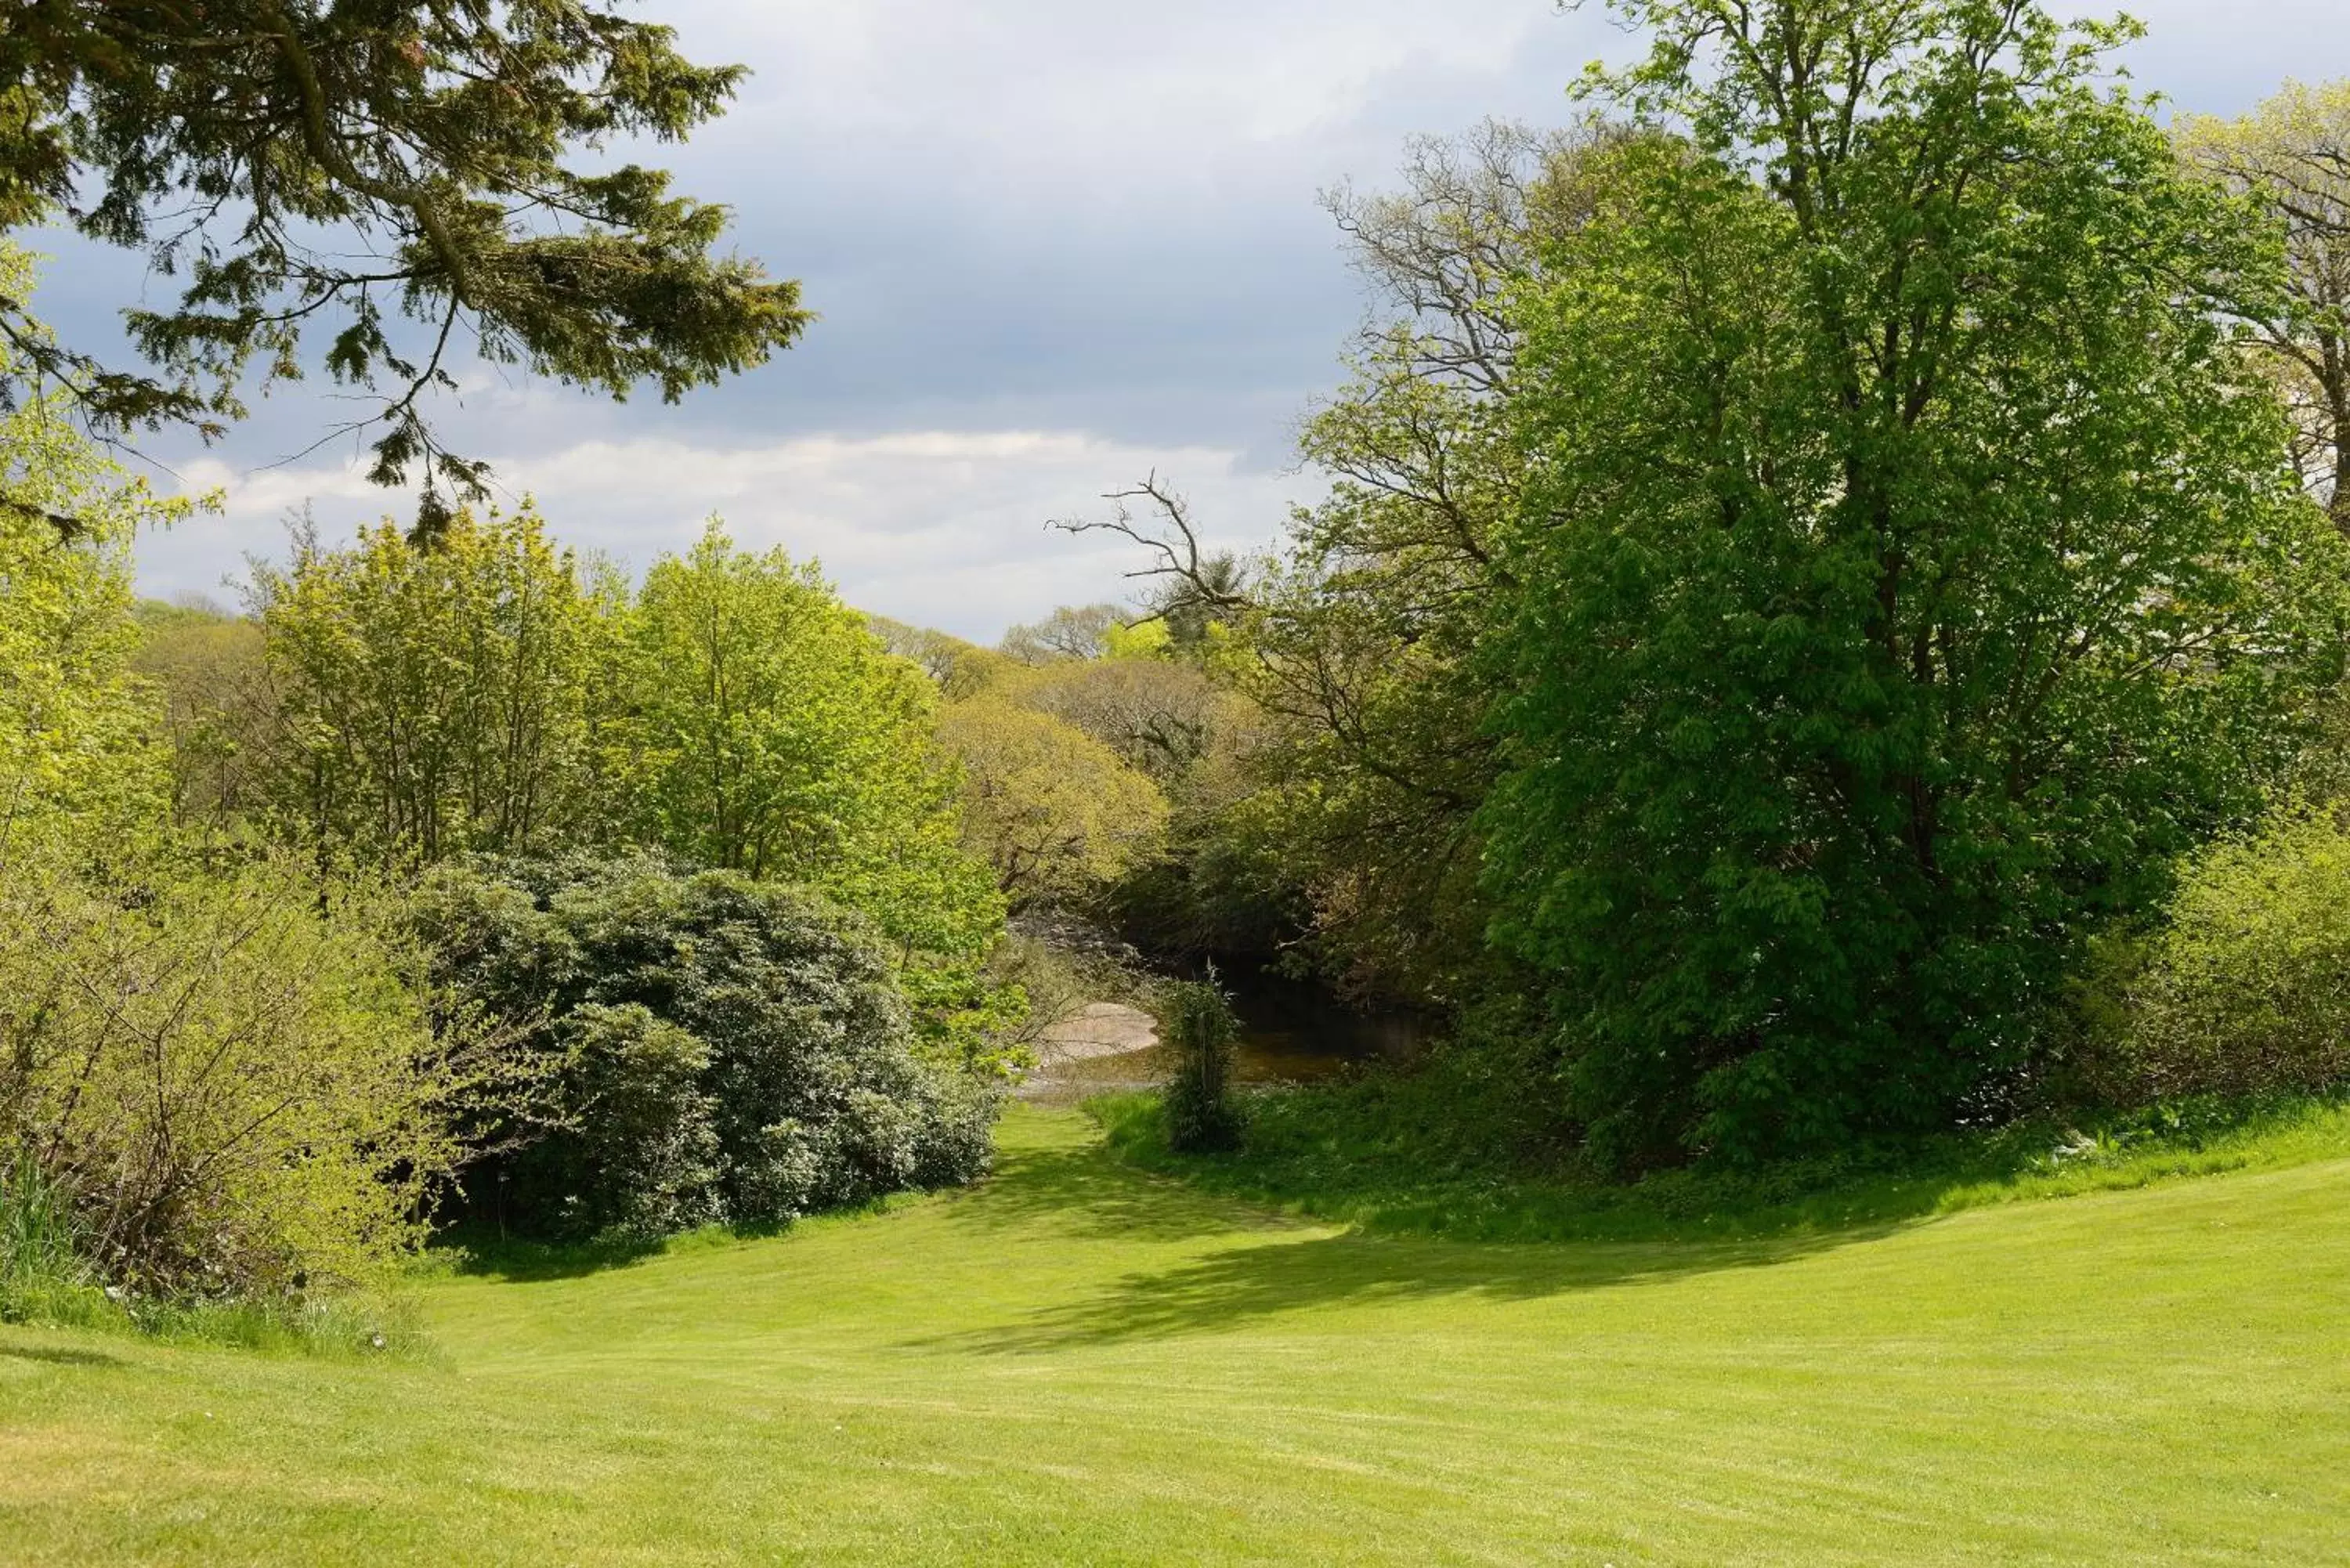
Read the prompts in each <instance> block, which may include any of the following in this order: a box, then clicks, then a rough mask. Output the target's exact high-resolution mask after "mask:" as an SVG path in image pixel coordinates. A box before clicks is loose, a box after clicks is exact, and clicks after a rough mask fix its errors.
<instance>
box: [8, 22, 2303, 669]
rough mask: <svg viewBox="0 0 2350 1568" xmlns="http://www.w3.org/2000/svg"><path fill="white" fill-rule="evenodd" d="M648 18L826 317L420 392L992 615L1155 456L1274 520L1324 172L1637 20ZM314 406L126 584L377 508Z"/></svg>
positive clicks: (202, 479) (2204, 43) (1326, 334)
mask: <svg viewBox="0 0 2350 1568" xmlns="http://www.w3.org/2000/svg"><path fill="white" fill-rule="evenodd" d="M643 9H644V10H645V11H646V12H648V13H651V14H657V15H660V16H663V17H664V18H666V19H669V20H672V21H673V22H674V23H675V24H676V26H678V27H679V29H680V31H681V35H682V36H683V39H684V42H685V45H686V47H687V48H688V52H689V53H691V54H692V55H694V56H695V57H698V58H703V59H737V60H741V61H743V62H745V63H747V64H749V65H751V66H752V67H754V69H755V70H756V72H757V75H756V76H755V77H754V78H753V80H752V81H751V83H750V85H749V87H748V88H747V90H746V91H745V93H744V95H743V99H742V101H741V102H740V104H739V105H738V106H737V108H736V109H734V111H733V113H732V114H731V115H730V116H729V117H728V118H727V119H725V120H723V121H721V122H720V123H719V124H717V125H715V126H712V127H711V128H710V129H709V130H706V131H705V132H704V133H703V134H702V136H700V137H698V138H697V139H696V140H695V141H694V142H693V143H692V144H691V146H689V147H686V148H683V149H664V150H661V155H662V156H663V157H664V158H665V160H666V161H667V162H669V163H670V164H671V166H672V167H674V168H675V169H676V170H677V171H679V174H680V183H681V188H682V189H685V190H687V191H690V192H693V193H694V194H696V195H700V196H702V197H705V198H709V199H715V200H723V201H725V202H730V203H731V204H733V206H734V207H735V208H736V210H737V212H738V214H739V234H740V243H741V246H742V248H743V250H744V251H746V252H748V253H749V254H755V255H758V256H760V257H761V258H763V259H764V261H766V262H767V264H768V265H769V266H770V267H771V269H772V270H774V271H775V272H776V273H778V274H781V275H788V276H795V277H798V278H800V279H802V280H803V282H804V284H805V286H806V299H807V302H808V304H810V305H811V306H813V307H815V308H816V310H817V311H819V312H820V313H821V314H822V317H823V319H822V320H821V321H819V322H818V323H817V325H816V327H814V328H813V329H812V330H811V331H810V332H809V334H808V336H807V337H806V341H805V342H804V343H803V344H802V345H801V346H800V347H799V348H795V349H793V350H792V351H791V352H789V353H787V354H785V355H784V356H782V357H781V358H778V359H777V361H776V362H775V364H773V365H772V366H770V367H769V368H767V369H764V370H763V371H760V372H757V373H755V374H754V375H752V376H749V377H745V378H743V379H741V380H739V381H737V382H735V383H733V384H731V385H729V386H728V387H725V388H723V389H716V390H713V391H708V392H703V393H701V394H697V395H696V396H694V397H693V398H691V399H690V400H688V401H687V402H686V403H684V404H683V405H681V406H680V407H677V408H672V409H664V408H661V407H660V406H659V405H658V404H657V403H654V402H648V401H632V402H630V403H629V404H626V405H621V406H614V405H612V404H609V403H608V402H604V401H601V400H595V399H591V398H587V397H583V396H579V395H575V394H571V393H567V392H565V391H563V390H562V389H558V388H553V387H547V386H532V385H523V384H517V383H514V382H510V381H508V380H505V379H502V378H487V377H481V378H476V379H473V381H472V382H471V383H470V384H469V386H468V389H467V392H466V394H465V396H464V398H463V408H462V409H454V408H444V409H443V410H442V418H443V420H444V421H446V422H447V423H448V425H449V426H450V428H451V431H452V434H454V435H455V436H456V437H457V439H458V444H459V445H460V446H461V448H462V449H463V450H466V451H468V452H475V453H480V454H484V455H488V456H490V457H492V458H494V460H495V461H496V462H497V466H498V470H499V476H500V480H501V483H503V485H504V486H505V487H506V488H507V489H508V490H509V491H510V492H512V493H516V494H519V493H525V492H527V493H533V494H535V495H536V498H537V500H538V502H539V504H540V505H541V506H542V508H543V509H544V510H545V511H546V513H547V514H548V515H549V517H550V518H551V519H552V521H553V523H554V525H555V527H556V532H557V533H558V534H559V535H561V536H562V537H563V538H565V539H566V540H567V541H569V542H571V543H575V544H577V545H584V546H587V547H591V548H596V549H600V550H605V551H608V552H610V553H612V554H614V555H617V556H619V557H620V558H622V559H623V560H626V561H629V562H630V563H631V564H633V565H636V566H642V565H643V564H644V563H645V562H647V561H648V560H650V558H651V557H652V556H654V555H656V554H658V553H659V552H660V551H661V550H664V549H671V548H675V547H678V546H680V545H682V544H684V543H686V542H687V541H688V540H690V539H691V536H692V535H693V534H694V533H695V532H696V531H697V530H698V528H699V527H700V525H701V522H702V519H703V518H704V517H706V516H708V515H709V514H712V512H716V513H720V514H723V515H724V516H725V517H726V519H727V520H728V522H729V524H731V526H732V527H733V531H734V534H735V535H736V537H737V538H738V539H740V540H742V541H743V542H744V543H748V544H756V545H767V544H771V543H774V544H781V545H785V546H786V547H787V548H789V549H790V550H792V551H793V552H794V553H795V555H798V556H817V557H820V558H821V559H822V560H823V562H824V564H825V566H826V567H827V570H828V571H829V572H830V573H831V574H832V576H834V577H835V578H836V580H837V581H838V582H839V583H840V585H841V587H842V588H843V590H844V592H845V593H846V594H847V597H849V598H850V599H851V600H853V601H854V602H856V603H858V604H860V605H862V606H864V607H868V608H870V609H875V610H879V611H882V612H884V613H887V614H889V615H894V616H898V617H899V618H904V619H909V620H914V621H920V622H923V623H926V624H930V625H934V626H941V627H944V628H948V629H951V630H953V631H956V632H959V633H961V634H962V635H965V636H970V637H975V638H982V639H990V640H992V639H993V638H994V637H995V636H996V635H997V634H998V633H999V632H1000V631H1001V630H1002V629H1003V627H1004V626H1005V625H1006V624H1008V623H1010V622H1012V621H1015V620H1021V619H1026V618H1033V617H1035V616H1036V615H1038V614H1040V613H1042V612H1043V611H1044V610H1045V609H1047V608H1049V607H1051V606H1053V605H1055V604H1057V603H1065V602H1077V601H1085V600H1089V599H1096V598H1101V597H1117V596H1118V595H1120V594H1121V593H1122V592H1123V588H1124V586H1123V585H1122V583H1121V581H1120V578H1119V572H1120V571H1121V569H1122V568H1123V566H1126V565H1128V564H1130V563H1128V562H1126V561H1124V560H1123V559H1122V558H1121V557H1120V556H1118V553H1117V552H1115V551H1114V550H1110V549H1108V548H1107V547H1104V546H1101V545H1098V543H1097V541H1093V540H1084V541H1077V540H1071V539H1069V538H1067V537H1066V536H1064V535H1055V534H1048V533H1047V532H1046V531H1045V528H1044V526H1043V524H1044V522H1045V519H1046V518H1048V517H1052V516H1056V515H1067V514H1072V513H1083V512H1086V511H1087V510H1088V509H1089V508H1093V509H1097V506H1096V505H1095V504H1094V503H1093V497H1094V496H1095V495H1096V493H1098V492H1100V491H1102V490H1105V489H1108V488H1110V487H1112V486H1114V485H1117V484H1119V483H1124V482H1126V481H1128V480H1130V479H1133V478H1136V477H1139V475H1140V474H1141V473H1142V472H1145V471H1147V470H1149V469H1153V468H1155V469H1157V470H1158V471H1159V473H1160V474H1161V475H1163V476H1166V477H1169V478H1171V479H1172V480H1173V481H1174V482H1175V483H1178V484H1179V485H1180V486H1181V487H1183V488H1185V489H1186V490H1188V491H1189V492H1190V493H1191V495H1192V498H1193V500H1194V503H1195V506H1196V509H1197V511H1198V513H1199V514H1200V515H1201V518H1202V519H1203V520H1204V521H1205V522H1207V523H1208V524H1209V525H1210V526H1211V529H1212V530H1213V531H1214V532H1215V533H1216V534H1217V535H1220V536H1221V537H1222V538H1223V539H1225V540H1227V541H1229V542H1232V543H1234V544H1254V543H1258V542H1261V541H1263V540H1264V539H1266V538H1268V537H1270V536H1271V535H1272V534H1273V533H1274V530H1275V529H1277V528H1278V526H1279V525H1280V523H1281V520H1282V518H1283V516H1284V512H1285V508H1286V507H1287V506H1288V505H1289V504H1292V503H1294V502H1296V501H1301V500H1306V499H1310V498H1311V496H1312V494H1313V493H1315V490H1316V488H1317V486H1316V483H1315V479H1314V476H1313V475H1311V474H1310V473H1301V472H1295V469H1294V462H1293V458H1292V455H1291V451H1290V443H1291V437H1292V432H1293V431H1294V428H1295V421H1296V418H1297V415H1298V413H1299V411H1300V410H1301V408H1302V407H1303V405H1304V404H1305V402H1306V401H1307V400H1309V399H1310V398H1312V397H1313V396H1314V395H1315V393H1316V392H1317V391H1320V390H1322V389H1326V388H1327V387H1328V386H1329V385H1330V384H1331V383H1332V382H1333V380H1334V379H1335V365H1336V354H1337V351H1338V349H1339V348H1340V347H1341V345H1342V342H1343V340H1344V339H1345V337H1346V336H1347V333H1348V331H1349V330H1350V328H1351V327H1353V325H1354V324H1355V322H1356V321H1357V318H1358V316H1359V313H1360V311H1361V308H1362V302H1361V300H1360V297H1359V296H1358V294H1357V289H1356V286H1355V282H1354V279H1353V277H1352V275H1350V274H1349V273H1348V271H1347V266H1346V263H1345V258H1344V256H1343V254H1341V252H1340V251H1339V249H1338V247H1337V245H1336V241H1335V236H1334V234H1333V233H1332V231H1331V229H1330V227H1329V224H1328V222H1327V220H1326V218H1325V217H1324V215H1323V214H1322V213H1321V212H1320V211H1319V210H1318V209H1317V207H1316V205H1315V193H1316V192H1317V191H1320V190H1322V189H1325V188H1327V187H1329V186H1331V185H1334V184H1336V183H1337V182H1341V181H1344V180H1347V179H1349V178H1351V179H1353V180H1355V181H1356V182H1358V183H1363V184H1374V185H1375V184H1378V183H1379V182H1382V181H1384V180H1385V179H1386V177H1387V174H1388V171H1389V170H1391V169H1392V168H1393V167H1394V166H1395V164H1396V162H1397V159H1398V154H1399V150H1400V146H1401V143H1402V142H1403V140H1404V139H1405V138H1406V137H1407V136H1409V135H1411V134H1413V133H1416V132H1439V133H1445V132H1451V131H1455V130H1461V129H1463V128H1465V127H1467V126H1468V125H1470V124H1471V123H1472V122H1474V121H1475V120H1476V119H1479V118H1481V117H1482V116H1485V115H1489V114H1492V115H1504V116H1513V117H1517V118H1522V119H1530V120H1534V121H1537V122H1556V121H1559V120H1563V119H1565V118H1567V116H1568V114H1569V112H1570V111H1569V109H1568V106H1567V103H1566V100H1565V86H1566V84H1567V82H1568V81H1569V80H1571V79H1572V78H1573V77H1574V76H1575V74H1576V72H1577V71H1578V70H1579V69H1580V68H1581V67H1582V65H1583V63H1584V62H1585V61H1586V60H1587V59H1589V58H1591V57H1594V56H1595V55H1597V54H1600V53H1602V52H1607V53H1611V54H1614V55H1616V56H1618V57H1620V56H1621V55H1623V54H1624V53H1625V52H1627V49H1628V48H1629V47H1630V45H1629V44H1628V43H1627V39H1626V38H1625V36H1623V35H1622V34H1620V33H1619V32H1618V31H1617V29H1616V28H1615V27H1614V26H1613V25H1612V24H1611V23H1609V22H1608V21H1607V19H1606V17H1605V16H1604V15H1602V14H1600V13H1597V12H1596V11H1589V10H1586V11H1582V12H1576V13H1571V14H1566V15H1561V14H1559V13H1558V12H1557V11H1556V10H1555V8H1554V7H1553V6H1552V5H1550V4H1549V3H1548V0H1189V3H1185V0H1175V3H1167V4H1160V5H1150V6H1143V5H1118V4H1107V5H1106V4H1103V3H1101V0H993V3H987V4H979V5H974V4H972V3H971V0H853V3H849V4H843V3H841V0H780V3H779V0H764V3H762V4H756V5H751V4H742V3H739V0H652V3H650V4H648V5H646V6H644V7H643ZM2132 10H2133V11H2134V12H2135V13H2136V14H2137V15H2139V16H2142V17H2143V18H2144V19H2146V20H2147V23H2148V24H2149V26H2150V27H2151V28H2152V30H2153V32H2152V36H2151V37H2150V38H2149V39H2148V41H2147V43H2146V44H2145V45H2144V46H2141V47H2139V48H2138V49H2137V50H2136V51H2135V52H2134V53H2133V55H2132V57H2131V60H2130V64H2131V67H2132V69H2133V72H2134V74H2135V75H2136V76H2137V78H2138V81H2139V83H2140V85H2141V86H2145V87H2150V88H2160V89H2161V90H2163V91H2165V92H2167V93H2168V94H2169V95H2170V96H2171V98H2172V99H2174V100H2176V101H2177V102H2178V103H2179V104H2180V105H2182V106H2184V107H2186V108H2189V109H2205V110H2210V111H2214V112H2236V111H2239V110H2241V109H2243V108H2245V107H2247V106H2248V105H2249V104H2250V103H2251V101H2253V100H2254V99H2257V98H2259V97H2260V96H2262V94H2263V93H2265V92H2267V91H2269V90H2270V89H2272V88H2273V87H2274V86H2275V84H2276V83H2277V82H2278V81H2280V80H2281V79H2282V78H2285V77H2286V76H2288V75H2293V74H2298V75H2301V76H2303V77H2307V78H2325V77H2330V76H2339V75H2344V74H2350V30H2345V29H2344V28H2343V27H2342V26H2341V0H2233V3H2227V4H2220V3H2215V0H2143V3H2141V4H2139V5H2135V6H2133V7H2132ZM52 248H59V247H52ZM62 248H63V250H64V253H65V254H64V255H63V258H62V265H60V266H59V267H58V268H57V269H56V270H55V271H54V272H53V275H52V281H51V284H50V286H49V287H48V289H47V293H46V294H45V296H44V299H45V304H46V306H47V309H48V311H49V313H50V314H51V315H52V316H53V317H57V319H59V320H60V322H61V323H62V324H63V325H65V326H66V327H68V330H71V331H74V332H78V333H80V334H82V335H84V336H85V337H87V336H88V335H89V334H91V333H92V332H93V331H99V332H102V331H104V330H105V327H104V323H105V322H106V320H107V319H108V317H109V313H110V311H111V309H112V308H113V307H114V306H119V305H120V303H121V302H122V301H123V299H124V298H125V297H127V296H128V294H129V292H130V291H135V290H137V289H138V288H139V287H140V275H139V272H138V269H137V267H136V265H135V264H134V263H132V262H130V260H129V259H128V258H123V257H120V256H105V255H99V254H92V253H89V252H88V251H85V250H82V249H80V248H78V247H72V246H67V247H62ZM338 417H347V414H346V413H345V412H344V411H343V410H338V408H337V407H336V406H335V405H332V404H329V403H328V402H325V401H324V400H322V399H321V397H320V396H319V395H318V393H317V391H315V390H302V389H296V391H295V392H293V393H291V394H289V393H286V392H283V391H281V392H280V393H279V394H278V395H277V396H276V397H275V398H274V399H273V400H271V402H270V403H269V404H268V405H267V406H266V407H265V410H264V411H263V413H262V414H261V416H260V417H259V418H257V419H256V420H255V421H254V422H253V423H252V424H251V425H250V426H248V427H246V428H244V429H243V430H240V431H238V432H237V433H236V434H235V435H234V437H233V438H232V439H231V441H228V442H226V443H224V444H223V445H222V446H220V447H217V448H214V449H213V450H212V451H211V452H201V453H199V452H187V451H184V450H182V451H179V452H172V451H166V452H165V454H164V455H166V456H167V457H169V458H171V459H172V461H173V466H174V468H175V469H176V471H177V472H178V473H179V474H180V476H181V477H182V480H183V481H184V482H186V483H188V484H189V485H191V486H192V487H193V488H205V487H209V486H213V485H223V486H225V488H226V490H227V493H228V496H229V504H228V508H227V511H226V512H225V514H223V515H222V516H220V517H217V518H209V519H203V520H200V521H199V522H196V523H193V524H188V525H186V526H183V527H182V528H181V529H179V530H177V531H175V532H174V533H172V534H171V535H166V536H162V537H160V538H155V539H151V540H149V541H146V542H144V543H143V544H142V546H141V553H140V555H141V580H142V585H143V586H144V587H146V588H147V589H148V590H149V591H151V592H158V593H170V592H176V591H182V590H188V589H197V590H203V589H213V590H215V591H217V587H218V585H219V583H220V582H221V580H222V578H223V577H224V576H225V575H233V574H234V573H236V572H237V571H238V570H239V565H240V561H241V559H242V556H244V554H245V553H246V552H249V551H261V552H264V553H267V552H271V551H274V550H276V549H277V548H278V547H279V546H280V545H281V544H282V540H283V534H282V528H281V523H280V519H281V518H282V516H283V514H284V513H285V512H286V509H287V508H288V507H290V506H294V505H298V504H301V503H303V502H305V501H306V500H307V501H308V502H309V503H311V504H313V506H314V507H315V509H316V511H317V515H318V517H319V518H320V520H321V521H322V523H324V524H326V525H327V527H328V531H329V533H330V534H332V533H339V532H342V531H345V530H347V529H348V527H350V526H352V525H354V524H357V523H359V522H360V521H363V520H366V519H368V518H370V517H373V516H375V515H377V514H380V513H381V512H383V511H385V510H386V509H387V507H386V501H387V498H386V497H384V496H383V495H382V494H380V493H373V492H370V491H369V487H368V486H366V485H365V484H364V483H359V481H358V480H357V478H356V477H355V475H354V473H353V472H351V471H350V470H349V468H348V467H347V466H346V464H345V462H344V461H343V460H344V459H345V458H346V457H347V456H348V449H347V448H346V449H342V450H329V451H325V452H318V453H316V454H313V455H312V456H311V457H309V458H307V459H305V460H303V461H301V462H297V463H295V464H293V465H290V466H286V467H279V468H265V467H263V466H262V465H265V464H268V463H270V462H275V461H276V460H278V459H281V458H283V457H284V456H285V455H286V453H287V452H292V451H295V450H296V449H298V448H299V447H301V446H303V445H304V444H306V443H307V441H308V440H310V439H312V438H313V437H315V435H316V434H317V431H319V430H321V429H323V428H325V427H326V426H327V425H328V423H329V422H330V421H332V420H334V419H336V418H338ZM395 507H396V509H398V510H401V511H403V512H404V511H405V509H406V504H405V503H404V502H397V501H396V498H395Z"/></svg>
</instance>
